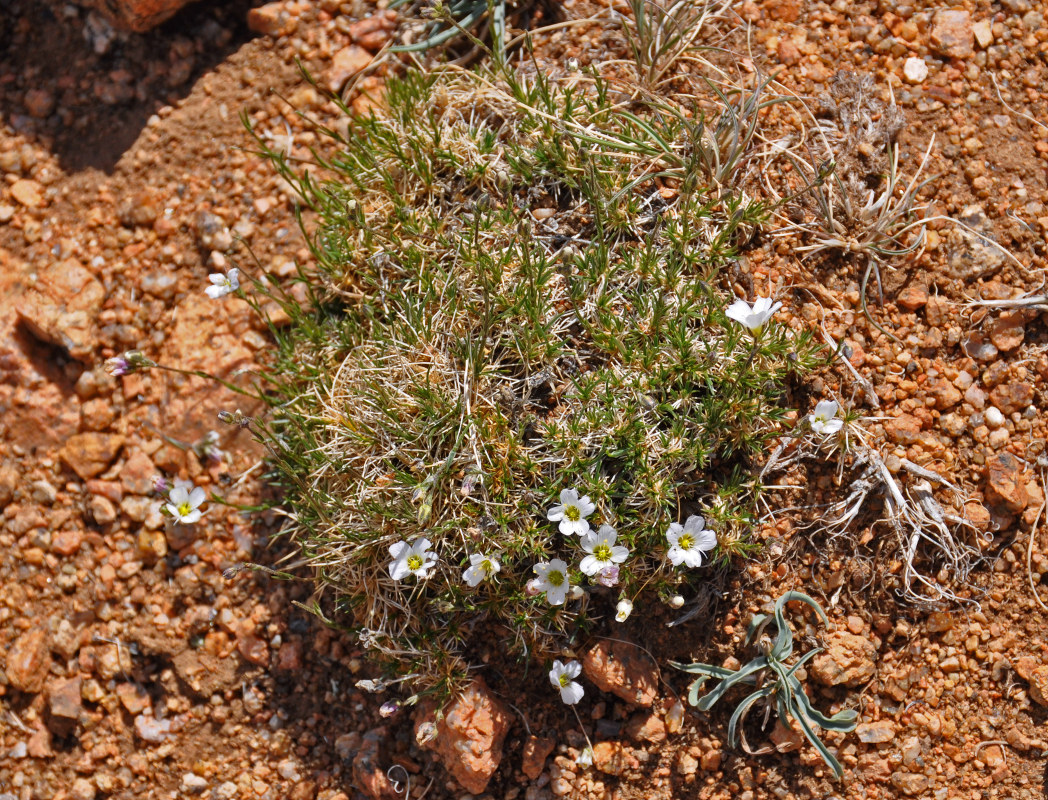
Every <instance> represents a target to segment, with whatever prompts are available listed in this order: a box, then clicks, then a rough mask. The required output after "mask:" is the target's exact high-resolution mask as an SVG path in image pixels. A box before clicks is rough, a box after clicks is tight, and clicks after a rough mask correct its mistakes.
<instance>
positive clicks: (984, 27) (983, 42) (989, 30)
mask: <svg viewBox="0 0 1048 800" xmlns="http://www.w3.org/2000/svg"><path fill="white" fill-rule="evenodd" d="M972 33H973V34H974V35H975V41H976V42H977V43H978V44H979V47H981V48H982V49H983V50H985V49H986V48H987V47H989V46H990V45H991V44H993V27H992V26H991V25H990V21H989V20H987V19H981V20H979V21H978V22H973V23H972Z"/></svg>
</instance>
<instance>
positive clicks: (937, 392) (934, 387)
mask: <svg viewBox="0 0 1048 800" xmlns="http://www.w3.org/2000/svg"><path fill="white" fill-rule="evenodd" d="M926 391H927V392H928V396H929V397H931V398H933V399H934V400H935V408H936V409H938V410H939V411H948V410H949V409H951V408H953V407H954V406H955V405H957V404H958V403H960V402H961V398H962V397H963V395H962V394H961V392H960V390H959V389H958V388H957V387H956V386H954V385H953V384H952V383H950V382H949V381H948V380H946V379H945V378H936V379H935V380H934V381H931V382H930V383H929V384H928V388H927V389H926Z"/></svg>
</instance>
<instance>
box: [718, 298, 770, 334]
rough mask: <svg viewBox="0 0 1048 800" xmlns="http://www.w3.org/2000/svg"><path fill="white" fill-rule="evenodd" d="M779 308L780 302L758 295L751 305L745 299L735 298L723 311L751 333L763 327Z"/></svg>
mask: <svg viewBox="0 0 1048 800" xmlns="http://www.w3.org/2000/svg"><path fill="white" fill-rule="evenodd" d="M780 308H782V303H773V302H772V301H771V298H770V297H758V298H757V299H756V300H755V301H754V302H753V306H752V307H751V306H750V304H749V303H747V302H746V301H745V300H736V301H735V302H734V303H732V304H731V305H730V306H728V309H727V310H726V311H725V312H724V313H725V314H727V315H728V317H729V318H730V319H733V320H735V321H736V322H738V323H739V324H740V325H743V326H745V327H746V328H748V329H749V330H750V332H751V333H758V332H759V331H760V329H761V328H763V327H764V323H765V322H767V321H768V320H769V319H771V317H772V315H773V314H774V313H775V312H776V311H778V310H779V309H780Z"/></svg>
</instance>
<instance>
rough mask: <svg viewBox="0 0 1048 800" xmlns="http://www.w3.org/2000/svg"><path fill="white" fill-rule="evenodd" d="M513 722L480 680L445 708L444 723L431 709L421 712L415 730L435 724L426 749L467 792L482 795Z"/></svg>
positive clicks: (493, 771)
mask: <svg viewBox="0 0 1048 800" xmlns="http://www.w3.org/2000/svg"><path fill="white" fill-rule="evenodd" d="M511 721H512V716H511V715H510V713H509V710H508V709H507V708H506V706H505V704H504V703H503V702H502V701H501V700H499V699H498V697H496V696H495V695H494V694H493V693H492V692H491V690H490V689H488V687H487V685H486V684H485V683H484V681H482V680H480V679H479V678H478V679H477V680H475V681H474V682H473V683H471V684H470V685H469V686H468V687H466V689H465V690H464V691H463V692H462V694H460V695H459V696H458V697H457V698H455V700H453V701H452V703H451V704H450V705H449V706H448V707H447V708H446V709H445V713H444V718H443V719H442V720H436V719H435V718H434V716H433V714H432V709H428V710H426V711H421V710H420V713H419V715H418V716H417V717H416V720H415V730H416V735H418V734H419V733H420V732H421V730H422V727H423V726H424V725H427V724H435V725H436V731H437V735H436V736H435V737H433V738H432V739H430V740H428V741H427V742H426V743H425V746H426V747H427V748H428V749H430V750H434V751H436V753H437V755H438V756H440V759H441V761H442V762H443V764H444V766H445V768H446V769H447V770H448V772H450V773H451V775H452V776H453V777H454V778H455V780H457V781H458V782H459V783H460V784H462V786H463V787H465V789H466V790H467V791H469V792H472V793H473V794H481V793H482V792H483V791H484V790H485V788H487V785H488V782H489V781H490V780H491V776H492V775H494V774H495V770H497V769H498V766H499V762H500V761H501V760H502V744H503V742H504V740H505V738H506V733H507V731H508V730H509V725H510V722H511ZM423 738H424V737H423Z"/></svg>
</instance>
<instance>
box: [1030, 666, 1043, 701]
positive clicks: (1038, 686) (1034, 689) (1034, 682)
mask: <svg viewBox="0 0 1048 800" xmlns="http://www.w3.org/2000/svg"><path fill="white" fill-rule="evenodd" d="M1028 680H1029V681H1030V699H1031V700H1033V701H1034V702H1035V703H1037V704H1038V705H1042V706H1048V666H1045V665H1043V664H1042V665H1040V666H1037V667H1034V668H1033V670H1032V671H1031V672H1030V677H1029V678H1028Z"/></svg>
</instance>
